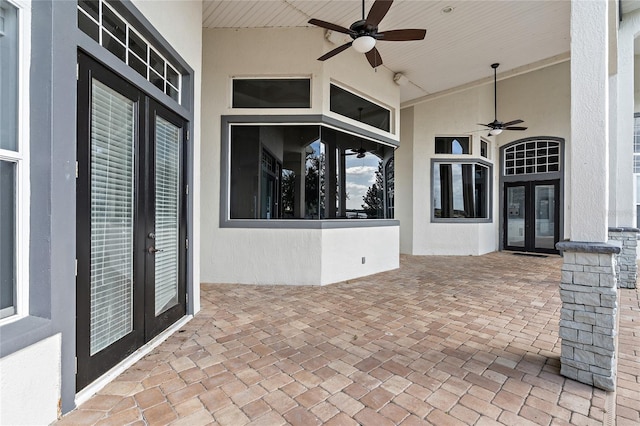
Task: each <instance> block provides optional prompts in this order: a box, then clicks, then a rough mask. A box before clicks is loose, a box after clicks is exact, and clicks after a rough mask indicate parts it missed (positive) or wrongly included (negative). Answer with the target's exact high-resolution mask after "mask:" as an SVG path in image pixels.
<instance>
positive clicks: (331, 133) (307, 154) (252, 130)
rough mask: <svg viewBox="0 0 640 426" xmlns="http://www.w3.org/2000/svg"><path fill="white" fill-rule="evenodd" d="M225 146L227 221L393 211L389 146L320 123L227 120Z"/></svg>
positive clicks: (382, 214) (383, 214) (370, 216)
mask: <svg viewBox="0 0 640 426" xmlns="http://www.w3.org/2000/svg"><path fill="white" fill-rule="evenodd" d="M229 148H230V149H229V151H230V152H229V153H230V165H231V171H230V175H229V188H230V192H229V218H230V219H268V220H273V219H385V218H388V219H390V218H392V217H393V216H392V215H393V205H392V204H393V161H392V159H393V147H390V146H387V145H384V144H381V143H379V142H377V141H374V140H371V139H365V138H362V137H359V136H355V135H353V134H348V133H345V132H342V131H340V130H336V129H333V128H330V127H327V126H320V125H312V124H309V125H261V124H231V125H230V147H229ZM385 194H386V197H385ZM390 203H391V205H390Z"/></svg>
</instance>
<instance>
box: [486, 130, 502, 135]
mask: <svg viewBox="0 0 640 426" xmlns="http://www.w3.org/2000/svg"><path fill="white" fill-rule="evenodd" d="M500 133H502V129H491V130H489V134H490V135H491V136H498V135H499V134H500Z"/></svg>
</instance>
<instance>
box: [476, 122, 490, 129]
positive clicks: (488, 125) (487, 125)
mask: <svg viewBox="0 0 640 426" xmlns="http://www.w3.org/2000/svg"><path fill="white" fill-rule="evenodd" d="M478 126H484V127H488V128H490V129H493V126H492V125H491V124H483V123H478Z"/></svg>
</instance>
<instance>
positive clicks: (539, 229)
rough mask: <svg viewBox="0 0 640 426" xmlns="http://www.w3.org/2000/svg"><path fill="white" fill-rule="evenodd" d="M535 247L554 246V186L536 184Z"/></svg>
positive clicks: (549, 247) (546, 247)
mask: <svg viewBox="0 0 640 426" xmlns="http://www.w3.org/2000/svg"><path fill="white" fill-rule="evenodd" d="M535 197H536V200H535V202H536V248H545V249H554V248H555V243H556V242H555V230H556V226H555V207H556V201H555V186H554V185H536V186H535Z"/></svg>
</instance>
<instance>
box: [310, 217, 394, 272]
mask: <svg viewBox="0 0 640 426" xmlns="http://www.w3.org/2000/svg"><path fill="white" fill-rule="evenodd" d="M399 232H400V230H399V227H398V226H382V227H375V228H346V229H325V230H323V231H322V262H321V274H322V279H321V283H322V284H331V283H335V282H339V281H345V280H348V279H352V278H357V277H362V276H365V275H371V274H375V273H378V272H382V271H388V270H391V269H396V268H398V267H399V266H400V257H399V253H400V247H399V245H400V235H399ZM362 258H364V263H362Z"/></svg>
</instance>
